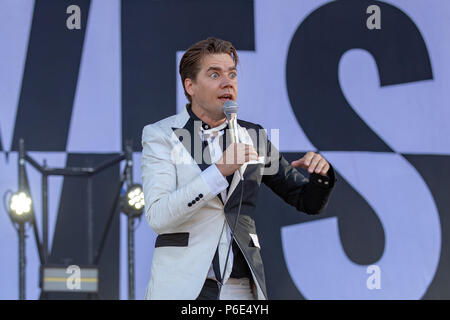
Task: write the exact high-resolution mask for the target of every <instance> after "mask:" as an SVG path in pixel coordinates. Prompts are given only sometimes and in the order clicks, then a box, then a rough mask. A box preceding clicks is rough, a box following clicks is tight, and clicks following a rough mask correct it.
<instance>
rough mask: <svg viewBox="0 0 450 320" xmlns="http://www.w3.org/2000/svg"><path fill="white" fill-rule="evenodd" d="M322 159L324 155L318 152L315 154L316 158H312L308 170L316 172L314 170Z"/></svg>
mask: <svg viewBox="0 0 450 320" xmlns="http://www.w3.org/2000/svg"><path fill="white" fill-rule="evenodd" d="M321 159H322V157H321V156H319V155H318V154H316V155H315V156H314V158H312V160H311V163H310V165H309V167H308V172H309V173H313V172H314V170H315V169H316V166H317V164H318V163H319V161H320V160H321Z"/></svg>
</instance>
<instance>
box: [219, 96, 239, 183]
mask: <svg viewBox="0 0 450 320" xmlns="http://www.w3.org/2000/svg"><path fill="white" fill-rule="evenodd" d="M237 112H238V105H237V103H236V102H235V101H233V100H228V101H226V102H225V103H224V104H223V113H224V114H225V116H226V117H227V123H228V127H229V129H230V134H231V140H232V142H233V143H239V135H238V127H237ZM239 175H240V176H241V180H244V175H243V172H242V167H240V168H239Z"/></svg>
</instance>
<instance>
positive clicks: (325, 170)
mask: <svg viewBox="0 0 450 320" xmlns="http://www.w3.org/2000/svg"><path fill="white" fill-rule="evenodd" d="M329 169H330V164H329V163H328V162H327V164H326V165H325V166H324V167H323V169H322V171H320V174H321V175H323V176H326V175H327V172H328V170H329Z"/></svg>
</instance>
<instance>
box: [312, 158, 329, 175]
mask: <svg viewBox="0 0 450 320" xmlns="http://www.w3.org/2000/svg"><path fill="white" fill-rule="evenodd" d="M326 164H327V161H326V160H325V159H324V158H322V159H321V160H320V161H319V163H318V164H317V166H316V169H314V172H315V173H317V174H319V173H320V172H321V171H322V170H323V168H324V167H325V165H326Z"/></svg>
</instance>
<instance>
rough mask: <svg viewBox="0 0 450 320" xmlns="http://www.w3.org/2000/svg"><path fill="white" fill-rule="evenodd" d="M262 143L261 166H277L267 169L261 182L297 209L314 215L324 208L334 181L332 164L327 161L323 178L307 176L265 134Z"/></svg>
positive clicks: (317, 175)
mask: <svg viewBox="0 0 450 320" xmlns="http://www.w3.org/2000/svg"><path fill="white" fill-rule="evenodd" d="M260 128H261V129H262V127H260ZM265 143H266V152H267V159H269V161H268V162H266V165H265V167H266V168H268V167H269V166H273V165H274V164H275V165H276V166H278V169H277V170H275V171H274V170H273V169H271V170H267V171H272V172H271V174H264V175H263V177H262V182H263V183H264V184H266V185H267V186H268V187H269V188H270V189H271V190H272V191H274V192H275V193H276V194H277V195H278V196H279V197H281V198H282V199H283V200H284V201H285V202H286V203H289V204H290V205H292V206H294V207H295V208H296V209H297V210H298V211H302V212H305V213H307V214H318V213H321V212H322V211H323V210H325V208H326V206H327V204H328V200H329V197H330V195H331V193H332V191H333V188H334V185H335V182H336V181H337V180H336V177H335V173H334V169H333V167H332V165H331V164H330V169H329V170H328V172H327V176H326V177H325V176H322V175H319V174H316V173H312V174H310V176H309V178H307V177H305V176H304V175H303V174H301V173H300V172H299V171H298V170H297V169H296V168H294V167H292V166H291V165H290V163H289V162H288V161H287V160H286V159H285V158H284V157H283V156H282V155H281V153H279V151H278V150H277V148H276V147H275V146H274V145H273V144H272V143H271V142H270V140H269V139H267V137H266V138H265ZM265 171H266V170H265Z"/></svg>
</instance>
